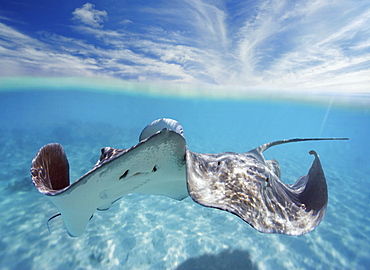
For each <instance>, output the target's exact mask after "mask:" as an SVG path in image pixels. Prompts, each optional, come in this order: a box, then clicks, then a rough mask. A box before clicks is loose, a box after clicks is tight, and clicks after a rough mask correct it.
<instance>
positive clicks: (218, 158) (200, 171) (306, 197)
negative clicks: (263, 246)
mask: <svg viewBox="0 0 370 270" xmlns="http://www.w3.org/2000/svg"><path fill="white" fill-rule="evenodd" d="M293 141H294V140H293ZM285 142H288V141H279V143H275V144H270V145H268V144H267V145H266V146H267V147H265V149H264V150H266V149H267V148H268V147H270V146H272V145H277V144H281V143H285ZM260 149H263V148H262V147H261V148H260ZM264 150H262V151H264ZM262 151H261V152H262ZM251 153H252V154H251ZM254 154H255V149H254V150H252V151H251V152H247V153H243V154H238V153H221V154H200V153H194V152H191V151H187V181H188V191H189V195H190V196H191V198H192V199H193V200H194V201H195V202H197V203H199V204H201V205H203V206H207V207H213V208H218V209H221V210H226V211H228V212H231V213H233V214H235V215H237V216H238V217H240V218H242V219H243V220H244V221H246V222H247V223H249V224H250V225H251V226H252V227H254V228H255V229H257V230H258V231H260V232H264V233H282V234H288V235H301V234H305V233H308V232H310V231H311V230H313V229H314V228H315V227H316V226H317V225H318V224H319V223H320V222H321V220H322V218H323V216H324V214H325V210H326V206H327V201H328V192H327V185H326V180H325V176H324V172H323V170H322V167H321V163H320V160H319V157H318V155H317V154H316V152H315V151H310V154H313V155H314V156H315V159H314V161H313V164H312V166H311V168H310V170H309V172H308V174H307V175H306V176H303V177H301V178H299V179H298V180H297V182H296V183H295V184H294V185H286V184H284V183H283V182H282V181H281V180H280V178H279V177H280V175H279V174H280V170H279V168H278V164H277V163H275V162H273V163H272V164H269V163H267V162H265V160H264V158H263V156H262V155H261V157H262V159H263V160H262V161H261V160H260V158H257V157H256V156H255V155H254ZM276 172H278V174H277V173H276Z"/></svg>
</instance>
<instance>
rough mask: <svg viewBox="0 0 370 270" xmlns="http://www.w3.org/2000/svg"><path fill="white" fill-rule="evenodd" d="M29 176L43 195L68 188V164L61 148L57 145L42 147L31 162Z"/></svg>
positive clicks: (51, 144)
mask: <svg viewBox="0 0 370 270" xmlns="http://www.w3.org/2000/svg"><path fill="white" fill-rule="evenodd" d="M31 176H32V181H33V183H34V185H35V186H36V187H37V189H38V190H39V191H40V192H41V193H43V194H52V193H55V192H57V191H59V190H62V189H63V188H66V187H67V186H69V163H68V160H67V156H66V154H65V152H64V149H63V147H62V146H61V145H60V144H58V143H50V144H47V145H45V146H44V147H42V148H41V149H40V150H39V152H38V153H37V154H36V156H35V158H34V159H33V160H32V165H31Z"/></svg>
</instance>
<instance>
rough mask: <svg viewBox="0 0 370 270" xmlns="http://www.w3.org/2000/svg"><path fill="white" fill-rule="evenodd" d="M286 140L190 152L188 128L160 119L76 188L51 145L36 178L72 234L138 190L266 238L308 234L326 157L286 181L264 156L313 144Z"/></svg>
mask: <svg viewBox="0 0 370 270" xmlns="http://www.w3.org/2000/svg"><path fill="white" fill-rule="evenodd" d="M343 139H347V138H309V139H290V140H280V141H275V142H270V143H267V144H263V145H261V146H259V147H257V148H255V149H253V150H251V151H248V152H245V153H234V152H225V153H220V154H202V153H196V152H192V151H190V150H189V149H188V147H187V145H186V141H185V137H184V134H183V129H182V126H181V125H180V124H179V123H178V122H177V121H175V120H172V119H167V118H163V119H158V120H156V121H153V122H152V123H150V124H149V125H148V126H146V127H145V128H144V130H143V131H142V133H141V134H140V137H139V143H138V144H136V145H134V146H132V147H131V148H128V149H115V148H111V147H105V148H103V149H102V150H101V155H100V158H99V160H98V162H97V163H96V165H95V166H94V167H93V168H92V169H91V170H90V171H89V172H87V173H86V174H85V175H83V176H82V177H81V178H79V179H78V180H77V181H75V182H74V183H72V184H70V179H69V163H68V160H67V157H66V154H65V152H64V150H63V147H62V146H61V145H60V144H58V143H51V144H47V145H45V146H44V147H42V148H41V149H40V150H39V151H38V153H37V154H36V156H35V157H34V159H33V161H32V165H31V177H32V181H33V183H34V185H35V186H36V188H37V189H38V191H39V192H41V193H42V194H44V195H46V196H47V197H48V198H49V199H50V200H51V201H52V202H53V203H54V205H55V206H56V207H57V209H58V210H59V212H60V214H61V216H62V218H63V221H64V225H65V227H66V230H67V232H68V234H69V235H70V236H74V237H77V236H80V235H82V234H83V233H84V231H85V228H86V226H87V224H88V222H89V220H90V219H91V217H92V216H93V214H94V212H95V211H96V210H107V209H109V207H110V206H111V204H112V203H114V202H116V201H117V200H119V199H120V198H121V197H123V196H125V195H127V194H130V193H142V194H154V195H163V196H167V197H170V198H173V199H176V200H182V199H184V198H186V197H187V196H190V197H191V198H192V199H193V201H194V202H196V203H198V204H200V205H202V206H206V207H212V208H218V209H221V210H225V211H228V212H230V213H232V214H235V215H236V216H238V217H240V218H241V219H243V220H244V221H245V222H247V223H248V224H250V225H251V226H252V227H253V228H255V229H256V230H258V231H260V232H264V233H281V234H288V235H301V234H305V233H308V232H310V231H312V230H313V229H314V228H315V227H317V226H318V225H319V223H320V222H321V220H322V219H323V217H324V214H325V210H326V207H327V203H328V191H327V184H326V179H325V176H324V172H323V169H322V166H321V163H320V159H319V156H318V155H317V153H316V152H315V151H313V150H311V151H310V152H309V153H310V154H311V155H313V157H314V160H313V163H312V165H311V168H310V169H309V171H308V174H307V175H305V176H302V177H300V178H299V179H298V180H297V181H296V182H295V183H294V184H292V185H288V184H284V183H283V182H282V181H281V180H280V167H279V164H278V162H277V161H276V160H265V158H264V156H263V154H262V153H263V152H264V151H265V150H267V149H268V148H270V147H272V146H276V145H280V144H285V143H290V142H300V141H310V140H343Z"/></svg>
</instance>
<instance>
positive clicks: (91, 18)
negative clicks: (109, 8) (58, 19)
mask: <svg viewBox="0 0 370 270" xmlns="http://www.w3.org/2000/svg"><path fill="white" fill-rule="evenodd" d="M72 14H73V19H74V20H76V21H79V22H82V23H83V24H85V25H88V26H92V27H103V25H102V23H103V22H104V20H106V19H107V16H108V14H107V12H106V11H105V10H96V9H94V5H93V4H90V3H86V4H85V5H83V6H82V7H81V8H76V9H75V11H73V12H72Z"/></svg>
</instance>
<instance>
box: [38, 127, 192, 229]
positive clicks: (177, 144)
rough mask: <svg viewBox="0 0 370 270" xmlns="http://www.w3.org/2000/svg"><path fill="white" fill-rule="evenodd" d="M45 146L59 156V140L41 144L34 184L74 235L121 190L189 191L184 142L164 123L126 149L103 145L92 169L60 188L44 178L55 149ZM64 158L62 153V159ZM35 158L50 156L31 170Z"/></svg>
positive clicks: (183, 193)
mask: <svg viewBox="0 0 370 270" xmlns="http://www.w3.org/2000/svg"><path fill="white" fill-rule="evenodd" d="M50 148H51V149H50ZM45 149H47V150H48V151H49V150H55V151H56V152H58V153H59V154H55V153H54V154H55V155H56V156H57V157H58V158H59V157H60V156H61V153H63V154H64V151H62V149H63V148H62V146H61V145H57V144H52V145H46V146H44V147H43V148H42V149H41V150H40V151H39V153H38V154H37V155H36V157H35V159H34V162H33V163H32V168H31V175H32V179H33V181H34V183H35V185H36V187H37V188H38V190H39V191H40V192H41V193H44V194H45V195H47V196H48V197H49V199H50V200H51V201H52V202H53V203H54V205H55V206H56V207H57V208H58V210H59V211H60V213H61V215H62V218H63V221H64V224H65V226H66V229H67V231H68V233H69V234H70V235H71V236H79V235H81V234H82V233H83V232H84V230H85V227H86V225H87V223H88V221H89V219H90V217H91V216H92V215H93V214H94V212H95V211H96V210H97V209H98V210H105V209H108V208H109V206H110V204H112V203H114V202H115V201H117V200H118V199H119V198H121V197H122V196H124V195H126V194H129V193H144V194H154V195H164V196H168V197H171V198H174V199H178V200H181V199H183V198H184V197H186V196H187V195H188V193H187V188H186V176H185V149H186V142H185V139H184V137H183V136H182V135H180V134H178V133H176V132H174V131H171V130H168V129H163V130H160V131H158V132H156V133H155V134H153V135H151V136H149V137H148V138H146V139H143V140H142V141H140V142H139V143H138V144H136V145H134V146H133V147H131V148H129V149H126V150H119V149H115V150H119V151H113V152H112V151H110V149H106V150H107V151H103V153H102V155H103V156H102V157H101V158H100V160H99V162H98V163H97V164H96V165H95V166H94V168H93V169H92V170H91V171H89V172H88V173H86V174H85V175H84V176H82V177H81V178H80V179H78V180H77V181H76V182H74V183H72V184H71V185H69V186H67V187H64V188H62V189H59V190H55V188H50V184H49V181H46V180H47V179H49V180H50V179H52V177H50V176H51V175H52V174H51V173H50V171H54V169H55V168H54V167H53V166H57V164H56V162H55V160H53V157H54V156H55V155H46V156H45V155H44V152H45ZM51 152H52V151H51ZM105 154H106V155H105ZM64 158H65V154H64V156H63V158H62V160H64ZM40 159H41V160H44V159H46V160H48V162H49V163H47V164H49V165H48V166H46V167H42V170H41V171H42V174H40V173H36V172H39V171H40V168H41V167H40V166H38V164H39V160H40ZM65 160H66V158H65ZM65 160H64V161H65ZM64 163H65V162H64ZM50 164H52V165H50ZM64 169H65V168H64ZM40 175H49V177H46V178H45V179H46V180H45V181H39V178H42V179H44V178H43V177H39V176H40ZM58 177H59V176H58ZM40 183H41V184H40ZM51 183H53V180H51Z"/></svg>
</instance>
